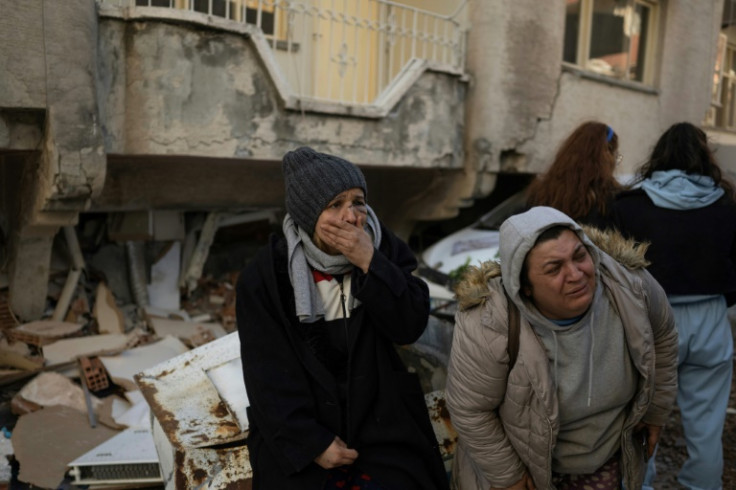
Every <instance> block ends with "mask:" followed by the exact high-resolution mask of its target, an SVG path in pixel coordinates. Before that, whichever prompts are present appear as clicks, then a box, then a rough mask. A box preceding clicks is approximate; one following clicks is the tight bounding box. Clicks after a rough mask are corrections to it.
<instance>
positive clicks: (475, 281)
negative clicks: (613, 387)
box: [446, 229, 677, 490]
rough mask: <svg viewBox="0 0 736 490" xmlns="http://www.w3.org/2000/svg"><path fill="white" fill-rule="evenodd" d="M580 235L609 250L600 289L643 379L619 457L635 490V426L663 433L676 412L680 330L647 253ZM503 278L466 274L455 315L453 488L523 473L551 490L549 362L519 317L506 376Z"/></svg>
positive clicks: (483, 271)
mask: <svg viewBox="0 0 736 490" xmlns="http://www.w3.org/2000/svg"><path fill="white" fill-rule="evenodd" d="M585 231H586V234H587V235H588V236H589V237H590V238H591V239H592V240H593V241H594V242H595V243H596V244H597V245H598V248H600V249H601V250H602V251H603V252H607V253H601V254H600V257H601V261H600V269H601V275H600V277H601V281H602V283H603V285H604V287H605V288H606V289H607V290H608V291H609V292H610V294H611V297H612V298H613V301H614V303H615V306H616V308H617V310H618V311H619V314H620V315H621V320H622V324H623V326H624V330H625V337H626V342H627V344H628V347H629V353H630V355H631V358H632V360H633V363H634V365H635V366H636V369H637V370H638V374H639V382H638V388H637V393H636V395H635V397H634V399H633V400H632V402H631V407H630V412H629V413H628V415H627V418H626V421H625V423H624V430H623V433H622V434H621V450H622V451H621V454H622V464H623V473H624V483H625V485H626V488H632V489H634V488H641V484H642V481H643V477H644V466H645V458H646V456H645V447H644V446H643V440H642V439H640V438H638V437H637V438H636V439H637V440H634V436H633V435H632V432H633V429H634V426H635V425H636V424H637V423H638V422H640V421H644V422H646V423H648V424H652V425H661V426H663V425H664V424H665V422H666V420H667V416H668V414H669V412H670V410H671V409H672V406H673V404H674V401H675V396H676V393H677V331H676V330H675V325H674V319H673V317H672V312H671V309H670V307H669V303H668V301H667V298H666V296H665V293H664V291H663V290H662V288H661V287H660V286H659V284H657V282H656V281H655V280H654V279H653V278H652V276H651V275H650V274H649V273H648V272H646V270H645V269H644V267H645V266H646V265H647V264H646V261H645V260H644V250H645V249H643V248H641V247H640V248H638V249H637V248H635V247H633V244H632V242H628V241H626V240H624V239H623V238H621V236H620V235H618V234H614V233H609V232H606V233H602V232H599V231H598V230H594V229H586V230H585ZM600 244H606V245H605V247H602V246H600ZM608 253H610V254H611V255H613V256H614V257H616V259H614V258H612V257H611V256H610V255H608ZM622 264H625V265H622ZM500 275H501V269H500V267H499V265H498V264H497V263H495V262H486V263H484V264H483V265H482V266H481V267H479V268H472V270H471V271H469V272H468V273H467V274H466V275H465V277H464V279H463V281H462V283H461V284H460V285H459V287H458V288H457V294H458V300H459V303H460V307H461V311H460V312H459V313H458V314H457V316H456V322H455V332H454V337H453V345H452V351H451V354H450V363H449V367H448V380H447V388H446V397H447V405H448V408H449V410H450V414H451V419H452V423H453V425H454V427H455V429H456V430H457V432H458V434H459V436H460V440H459V444H458V448H457V451H456V453H455V460H454V463H453V476H452V483H453V487H454V488H456V489H459V490H474V489H482V490H488V489H489V488H490V487H499V488H504V487H508V486H511V485H513V484H514V483H516V482H517V481H519V480H520V479H521V477H522V476H523V474H524V471H528V472H529V474H530V475H531V476H532V478H533V480H534V483H535V486H536V488H537V489H548V488H553V486H552V483H551V474H552V470H551V458H552V449H553V446H554V444H555V440H556V437H557V432H558V428H559V422H558V411H557V397H556V393H555V390H554V387H553V379H552V377H551V374H550V370H549V366H548V361H547V354H546V352H545V350H544V347H543V346H542V343H541V341H540V340H539V339H537V337H536V335H535V333H534V331H533V330H532V327H531V326H530V325H529V323H528V322H527V321H526V320H525V319H524V318H523V317H522V319H521V332H520V339H519V353H518V357H517V361H516V364H515V365H514V367H513V369H512V370H511V372H510V373H509V372H508V361H509V358H508V352H507V349H506V347H507V341H508V340H507V334H508V325H507V303H506V297H505V295H504V292H503V286H502V284H501V280H500V279H501V277H500ZM507 379H508V383H507Z"/></svg>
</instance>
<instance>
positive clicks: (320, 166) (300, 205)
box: [282, 146, 368, 235]
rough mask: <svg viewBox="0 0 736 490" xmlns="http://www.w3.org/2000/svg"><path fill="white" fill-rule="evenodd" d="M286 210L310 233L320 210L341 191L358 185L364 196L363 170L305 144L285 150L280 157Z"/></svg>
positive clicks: (366, 191)
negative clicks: (291, 149)
mask: <svg viewBox="0 0 736 490" xmlns="http://www.w3.org/2000/svg"><path fill="white" fill-rule="evenodd" d="M282 170H283V172H284V186H285V189H286V212H287V213H289V214H290V215H291V217H292V218H293V219H294V221H295V222H296V224H297V225H299V227H300V228H302V229H303V230H304V231H306V232H307V233H309V234H310V235H313V234H314V227H315V226H316V224H317V219H318V218H319V215H320V214H321V213H322V211H323V210H324V209H325V208H326V207H327V205H328V204H329V203H330V201H331V200H332V199H333V198H334V197H335V196H336V195H338V194H340V193H341V192H344V191H346V190H348V189H352V188H354V187H358V188H360V189H363V192H364V193H365V195H366V197H368V189H367V186H366V185H365V178H364V177H363V172H361V171H360V169H359V168H358V167H356V166H355V165H353V164H352V163H350V162H348V161H347V160H343V159H342V158H340V157H336V156H334V155H328V154H326V153H319V152H317V151H314V150H313V149H312V148H309V147H308V146H303V147H301V148H298V149H296V150H294V151H290V152H287V153H286V155H284V158H283V159H282Z"/></svg>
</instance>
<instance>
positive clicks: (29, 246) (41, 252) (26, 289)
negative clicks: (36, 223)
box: [8, 234, 54, 321]
mask: <svg viewBox="0 0 736 490" xmlns="http://www.w3.org/2000/svg"><path fill="white" fill-rule="evenodd" d="M53 241H54V239H53V235H52V236H48V235H46V236H20V234H18V235H17V236H16V237H14V239H11V241H10V242H11V245H10V247H9V250H8V259H9V262H8V263H9V266H10V267H9V270H8V279H9V281H10V308H11V310H12V311H13V313H14V314H15V316H16V317H18V318H19V319H20V320H21V321H32V320H37V319H39V318H41V316H42V315H43V312H44V309H45V306H46V294H47V291H48V281H49V264H50V263H51V248H52V245H53Z"/></svg>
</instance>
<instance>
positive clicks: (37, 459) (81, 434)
mask: <svg viewBox="0 0 736 490" xmlns="http://www.w3.org/2000/svg"><path fill="white" fill-rule="evenodd" d="M116 433H117V432H116V431H114V430H112V429H108V428H107V427H103V426H98V427H96V428H92V427H90V425H89V422H88V420H87V415H86V414H84V413H82V412H80V411H78V410H75V409H73V408H70V407H65V406H60V405H55V406H53V407H48V408H44V409H41V410H38V411H36V412H33V413H29V414H28V415H23V416H22V417H20V418H19V419H18V422H17V423H16V425H15V428H14V429H13V436H12V443H13V449H14V452H15V459H17V460H18V462H19V463H20V473H19V474H18V479H19V480H20V481H22V482H25V483H30V484H33V485H36V486H38V487H41V488H57V487H58V486H59V484H60V483H61V481H62V480H63V479H64V474H65V473H66V471H67V465H68V464H69V463H70V462H71V461H73V460H75V459H76V458H78V457H79V456H81V455H82V454H84V453H86V452H87V451H89V450H90V449H92V448H94V447H96V446H98V445H99V444H101V443H103V442H104V441H106V440H108V439H110V438H111V437H112V436H114V435H115V434H116Z"/></svg>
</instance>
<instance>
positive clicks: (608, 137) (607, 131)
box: [606, 126, 613, 143]
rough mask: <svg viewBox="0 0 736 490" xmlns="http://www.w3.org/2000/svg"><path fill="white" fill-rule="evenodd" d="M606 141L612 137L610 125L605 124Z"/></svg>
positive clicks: (608, 141)
mask: <svg viewBox="0 0 736 490" xmlns="http://www.w3.org/2000/svg"><path fill="white" fill-rule="evenodd" d="M606 128H607V129H606V143H610V142H611V140H612V139H613V129H612V128H611V126H606Z"/></svg>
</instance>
